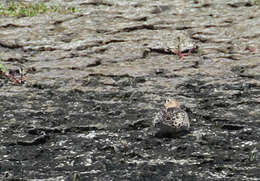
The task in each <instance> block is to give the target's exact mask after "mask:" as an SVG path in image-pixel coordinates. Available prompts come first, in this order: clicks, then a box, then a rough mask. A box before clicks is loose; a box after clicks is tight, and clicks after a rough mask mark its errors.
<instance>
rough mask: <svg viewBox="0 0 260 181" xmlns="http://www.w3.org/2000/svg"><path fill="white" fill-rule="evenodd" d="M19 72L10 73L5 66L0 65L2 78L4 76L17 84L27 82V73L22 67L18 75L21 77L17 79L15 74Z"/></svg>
mask: <svg viewBox="0 0 260 181" xmlns="http://www.w3.org/2000/svg"><path fill="white" fill-rule="evenodd" d="M16 72H17V71H16V70H15V71H13V70H12V71H8V70H7V68H6V67H5V66H4V64H2V63H0V77H1V76H4V77H6V78H7V79H8V80H10V81H12V82H13V83H15V84H23V83H24V82H25V72H24V69H23V68H22V67H19V69H18V74H19V75H20V77H19V78H16V77H15V73H16Z"/></svg>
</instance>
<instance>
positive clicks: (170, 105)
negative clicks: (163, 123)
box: [164, 98, 180, 109]
mask: <svg viewBox="0 0 260 181" xmlns="http://www.w3.org/2000/svg"><path fill="white" fill-rule="evenodd" d="M164 106H165V108H166V109H168V108H176V107H180V104H179V103H178V102H177V101H176V100H175V99H173V98H169V99H167V100H166V101H165V104H164Z"/></svg>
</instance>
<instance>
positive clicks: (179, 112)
mask: <svg viewBox="0 0 260 181" xmlns="http://www.w3.org/2000/svg"><path fill="white" fill-rule="evenodd" d="M153 125H154V127H155V128H156V130H157V131H156V133H155V136H157V137H178V136H181V135H184V134H185V133H187V132H188V131H189V128H190V120H189V116H188V114H187V112H185V111H184V110H183V109H181V108H180V104H179V103H178V102H177V101H176V100H175V99H172V98H170V99H168V100H166V103H165V104H164V108H163V109H162V110H161V111H160V112H159V113H157V114H156V116H155V118H154V121H153Z"/></svg>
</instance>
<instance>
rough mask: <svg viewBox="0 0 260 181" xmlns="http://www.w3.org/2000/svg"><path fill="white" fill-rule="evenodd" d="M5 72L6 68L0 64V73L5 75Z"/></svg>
mask: <svg viewBox="0 0 260 181" xmlns="http://www.w3.org/2000/svg"><path fill="white" fill-rule="evenodd" d="M6 71H7V69H6V67H5V66H4V65H3V64H1V63H0V72H1V73H5V72H6Z"/></svg>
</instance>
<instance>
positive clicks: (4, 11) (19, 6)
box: [0, 2, 76, 17]
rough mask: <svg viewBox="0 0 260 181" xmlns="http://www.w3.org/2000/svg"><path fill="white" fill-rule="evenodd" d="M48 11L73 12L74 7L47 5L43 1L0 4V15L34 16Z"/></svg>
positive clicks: (74, 10)
mask: <svg viewBox="0 0 260 181" xmlns="http://www.w3.org/2000/svg"><path fill="white" fill-rule="evenodd" d="M48 12H58V13H74V12H76V8H74V7H69V8H66V7H63V6H54V5H53V6H47V5H46V4H44V3H23V2H10V3H6V4H1V5H0V16H1V15H3V16H18V17H27V16H36V15H37V14H44V13H48Z"/></svg>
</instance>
